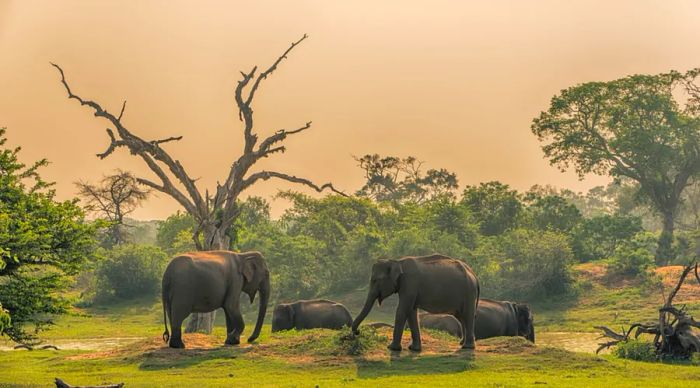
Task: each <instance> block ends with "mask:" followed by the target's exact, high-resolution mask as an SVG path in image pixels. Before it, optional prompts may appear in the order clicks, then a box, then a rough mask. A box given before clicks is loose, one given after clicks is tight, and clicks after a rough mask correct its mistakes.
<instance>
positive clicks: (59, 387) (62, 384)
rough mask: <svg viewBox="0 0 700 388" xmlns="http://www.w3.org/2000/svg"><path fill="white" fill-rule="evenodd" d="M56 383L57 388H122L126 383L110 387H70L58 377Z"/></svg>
mask: <svg viewBox="0 0 700 388" xmlns="http://www.w3.org/2000/svg"><path fill="white" fill-rule="evenodd" d="M55 383H56V388H122V387H123V386H124V383H119V384H110V385H70V384H68V383H66V382H65V381H63V380H61V379H59V378H58V377H56V380H55Z"/></svg>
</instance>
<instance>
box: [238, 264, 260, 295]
mask: <svg viewBox="0 0 700 388" xmlns="http://www.w3.org/2000/svg"><path fill="white" fill-rule="evenodd" d="M256 270H257V266H256V264H255V259H254V258H252V257H246V258H244V259H243V265H242V268H241V273H242V274H243V279H245V282H246V283H251V282H253V280H254V279H255V271H256ZM257 292H258V287H257V286H256V287H255V288H253V291H252V292H250V293H248V295H250V303H253V301H254V300H255V294H257Z"/></svg>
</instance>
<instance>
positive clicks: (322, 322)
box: [272, 299, 352, 333]
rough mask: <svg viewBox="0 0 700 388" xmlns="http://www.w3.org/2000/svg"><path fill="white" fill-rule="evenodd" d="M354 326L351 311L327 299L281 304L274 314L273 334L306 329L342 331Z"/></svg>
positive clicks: (276, 307)
mask: <svg viewBox="0 0 700 388" xmlns="http://www.w3.org/2000/svg"><path fill="white" fill-rule="evenodd" d="M350 325H352V316H351V315H350V311H348V309H347V308H346V307H345V306H343V305H342V304H340V303H337V302H333V301H330V300H325V299H315V300H300V301H296V302H294V303H281V304H278V305H277V306H275V310H274V311H273V313H272V332H273V333H274V332H277V331H281V330H291V329H297V330H304V329H319V328H324V329H336V330H337V329H341V328H342V327H343V326H347V327H350Z"/></svg>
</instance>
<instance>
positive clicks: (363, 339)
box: [333, 326, 387, 356]
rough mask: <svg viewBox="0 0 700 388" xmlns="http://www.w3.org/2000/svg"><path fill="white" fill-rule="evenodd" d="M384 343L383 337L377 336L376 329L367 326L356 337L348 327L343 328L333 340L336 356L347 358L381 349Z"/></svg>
mask: <svg viewBox="0 0 700 388" xmlns="http://www.w3.org/2000/svg"><path fill="white" fill-rule="evenodd" d="M386 341H387V338H386V337H385V336H383V335H379V334H377V330H376V329H374V328H372V327H368V326H363V327H362V329H361V330H360V334H358V335H355V334H353V332H352V329H350V328H349V327H346V328H343V329H342V330H340V332H339V333H338V334H336V335H335V337H334V338H333V344H334V345H335V347H336V351H335V352H336V354H347V355H349V356H359V355H362V354H364V353H366V352H367V351H368V350H371V349H373V348H377V347H381V348H383V347H384V343H385V342H386Z"/></svg>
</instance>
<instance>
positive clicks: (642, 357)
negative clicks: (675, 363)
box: [613, 340, 656, 361]
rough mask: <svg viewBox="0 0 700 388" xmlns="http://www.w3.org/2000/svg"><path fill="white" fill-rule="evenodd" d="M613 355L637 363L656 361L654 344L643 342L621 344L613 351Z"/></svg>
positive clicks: (635, 341) (630, 341)
mask: <svg viewBox="0 0 700 388" xmlns="http://www.w3.org/2000/svg"><path fill="white" fill-rule="evenodd" d="M613 354H615V355H616V356H617V357H620V358H626V359H629V360H636V361H656V349H655V348H654V344H653V343H651V342H648V341H642V340H629V341H626V342H620V343H618V344H617V346H615V348H614V349H613Z"/></svg>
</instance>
